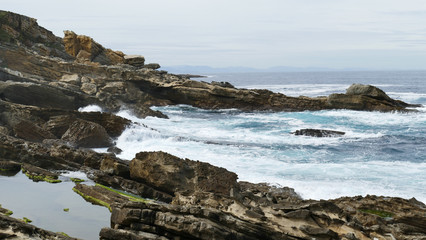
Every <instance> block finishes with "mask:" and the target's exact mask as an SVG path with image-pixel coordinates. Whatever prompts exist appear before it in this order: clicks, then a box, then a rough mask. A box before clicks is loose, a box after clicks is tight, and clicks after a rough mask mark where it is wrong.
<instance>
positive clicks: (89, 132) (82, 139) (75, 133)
mask: <svg viewBox="0 0 426 240" xmlns="http://www.w3.org/2000/svg"><path fill="white" fill-rule="evenodd" d="M62 140H64V141H67V142H69V143H71V144H72V145H74V146H77V147H87V148H96V147H109V146H111V138H110V137H109V135H108V133H107V132H106V130H105V128H104V127H102V126H101V125H99V124H97V123H94V122H89V121H86V120H81V119H78V120H75V121H74V122H73V123H72V124H71V125H70V127H69V128H68V130H67V131H66V132H65V133H64V135H63V136H62Z"/></svg>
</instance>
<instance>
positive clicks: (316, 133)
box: [292, 128, 345, 137]
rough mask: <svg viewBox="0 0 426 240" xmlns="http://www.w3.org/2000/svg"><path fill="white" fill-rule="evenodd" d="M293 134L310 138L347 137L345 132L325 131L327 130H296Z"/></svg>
mask: <svg viewBox="0 0 426 240" xmlns="http://www.w3.org/2000/svg"><path fill="white" fill-rule="evenodd" d="M292 134H294V135H296V136H300V135H302V136H309V137H341V136H343V135H345V132H340V131H333V130H325V129H311V128H307V129H300V130H296V131H295V132H293V133H292Z"/></svg>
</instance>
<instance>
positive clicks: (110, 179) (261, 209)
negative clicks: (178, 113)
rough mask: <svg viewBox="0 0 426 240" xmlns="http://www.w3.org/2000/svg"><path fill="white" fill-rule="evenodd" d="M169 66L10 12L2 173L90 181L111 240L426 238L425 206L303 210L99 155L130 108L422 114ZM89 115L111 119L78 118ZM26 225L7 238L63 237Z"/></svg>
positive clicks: (1, 23) (152, 162)
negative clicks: (76, 175)
mask: <svg viewBox="0 0 426 240" xmlns="http://www.w3.org/2000/svg"><path fill="white" fill-rule="evenodd" d="M158 67H159V65H158V64H145V58H144V57H142V56H129V55H125V54H124V53H121V52H118V51H113V50H110V49H106V48H104V47H103V46H102V45H100V44H99V43H97V42H95V41H94V40H93V39H91V38H90V37H87V36H80V35H77V34H75V33H73V32H71V31H66V32H65V37H64V38H59V37H56V36H54V35H53V34H52V33H51V32H50V31H48V30H46V29H44V28H42V27H40V26H38V24H37V21H36V20H35V19H32V18H29V17H26V16H22V15H19V14H15V13H11V12H5V11H0V168H1V169H0V170H1V171H2V172H7V174H13V173H16V172H17V171H20V169H23V170H24V171H26V173H27V174H28V175H30V176H32V178H33V179H35V180H42V181H51V182H54V181H56V180H57V179H58V175H59V174H60V171H66V170H72V171H78V170H79V171H84V172H86V173H87V175H88V176H89V177H90V178H91V179H93V180H94V181H95V182H96V183H98V185H96V186H86V185H83V184H80V185H78V186H76V187H75V191H76V192H78V193H79V194H80V195H82V196H84V197H85V198H87V199H91V200H92V201H94V202H96V203H102V204H103V205H104V206H108V207H109V208H110V209H111V211H112V216H111V227H110V228H104V229H102V231H101V232H100V238H101V239H351V240H353V239H374V238H377V239H389V240H391V239H426V220H425V219H426V206H425V205H424V204H423V203H420V202H418V201H416V200H415V199H410V200H405V199H400V198H387V197H386V198H385V197H376V196H367V197H352V198H340V199H335V200H330V201H314V200H303V199H302V198H300V196H298V195H297V194H296V193H295V191H294V190H293V189H291V188H285V187H284V188H278V187H272V186H268V185H267V184H253V183H248V182H238V181H237V175H236V174H235V173H232V172H229V171H227V170H226V169H223V168H218V167H215V166H212V165H210V164H207V163H202V162H197V161H192V160H189V159H180V158H178V157H175V156H172V155H170V154H167V153H164V152H141V153H139V154H137V155H136V156H135V158H134V159H133V160H132V161H131V162H128V161H123V160H121V159H119V158H117V157H116V156H115V155H114V154H112V153H108V154H103V153H96V152H94V151H92V150H90V149H87V147H94V146H103V147H106V146H110V145H113V143H114V139H115V138H116V137H118V136H119V135H120V134H121V133H122V132H123V131H124V130H125V129H126V127H127V126H129V124H131V121H129V120H128V119H124V118H121V117H117V116H115V115H113V114H112V113H113V112H116V111H118V110H120V109H123V108H125V109H127V110H129V111H132V112H133V113H134V114H135V115H137V116H138V117H147V116H154V117H163V118H166V117H167V116H165V115H164V114H162V113H161V112H157V111H153V110H151V109H150V108H149V107H151V106H154V105H168V104H189V105H193V106H196V107H200V108H209V109H216V108H238V109H241V110H245V111H251V110H272V111H305V110H322V109H344V108H347V109H353V110H366V111H373V110H374V111H406V110H407V107H413V106H414V105H410V104H407V103H403V102H401V101H398V100H394V99H391V98H389V97H388V96H387V95H386V94H385V93H384V92H383V91H381V90H380V89H377V88H375V87H373V86H368V85H353V86H351V87H350V88H349V89H348V91H347V93H346V94H332V95H330V96H329V97H320V98H308V97H298V98H297V97H288V96H285V95H283V94H278V93H273V92H271V91H268V90H248V89H237V88H234V87H233V86H232V85H231V84H229V83H221V82H219V83H217V82H215V83H206V82H199V81H193V80H190V79H189V78H188V77H186V76H181V75H174V74H169V73H167V72H165V71H159V70H156V69H157V68H158ZM89 104H96V105H99V106H101V107H102V109H103V110H104V111H105V112H104V113H100V112H79V111H77V110H78V109H79V108H80V107H84V106H87V105H89ZM111 149H114V148H113V147H112V148H111ZM116 150H117V149H116ZM117 151H118V150H117ZM3 170H4V171H3ZM99 184H101V185H99ZM107 187H111V188H114V189H115V190H121V191H126V192H127V193H126V194H124V195H123V194H121V193H119V192H117V191H115V190H114V191H112V190H111V189H109V188H107ZM129 193H130V194H133V195H137V196H138V197H139V198H140V197H143V198H147V199H149V200H140V199H138V197H137V198H136V199H137V200H135V199H134V198H132V197H129V195H128V194H129ZM96 199H97V200H96ZM0 212H2V211H1V209H0ZM22 224H23V223H22V222H16V221H15V220H13V219H11V218H9V217H7V216H5V215H3V214H0V238H12V239H13V238H17V237H20V236H23V237H24V238H29V239H31V238H33V239H60V238H63V237H61V236H58V235H57V234H53V233H50V232H48V231H44V230H41V229H38V228H36V227H34V226H29V225H26V224H25V225H22ZM22 229H23V230H22ZM22 231H24V235H20V234H21V233H22Z"/></svg>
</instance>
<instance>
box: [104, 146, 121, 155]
mask: <svg viewBox="0 0 426 240" xmlns="http://www.w3.org/2000/svg"><path fill="white" fill-rule="evenodd" d="M107 152H109V153H114V154H116V155H118V154H120V153H122V152H123V150H121V149H120V148H118V147H116V146H113V147H109V148H108V149H107Z"/></svg>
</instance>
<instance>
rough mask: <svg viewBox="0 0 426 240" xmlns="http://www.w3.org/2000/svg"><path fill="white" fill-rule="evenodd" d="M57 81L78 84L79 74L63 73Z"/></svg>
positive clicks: (79, 80)
mask: <svg viewBox="0 0 426 240" xmlns="http://www.w3.org/2000/svg"><path fill="white" fill-rule="evenodd" d="M59 81H61V82H65V83H69V84H73V85H79V84H80V82H81V78H80V76H78V74H71V75H69V74H66V75H63V76H62V78H61V79H59Z"/></svg>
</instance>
